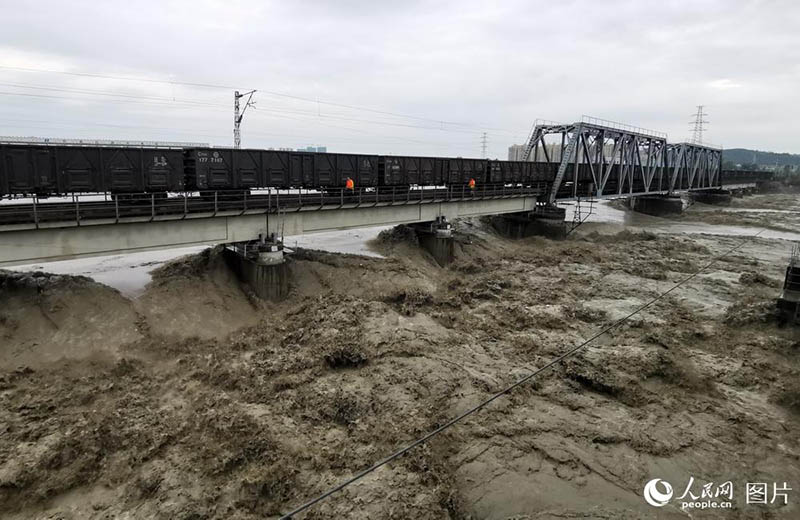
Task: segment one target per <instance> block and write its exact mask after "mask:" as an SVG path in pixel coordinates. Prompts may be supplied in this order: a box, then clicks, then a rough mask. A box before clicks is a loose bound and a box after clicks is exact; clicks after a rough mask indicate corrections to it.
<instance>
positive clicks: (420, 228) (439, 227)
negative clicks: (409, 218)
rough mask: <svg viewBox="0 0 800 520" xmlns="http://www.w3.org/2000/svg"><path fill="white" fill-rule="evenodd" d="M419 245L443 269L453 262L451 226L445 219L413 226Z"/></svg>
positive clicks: (438, 218)
mask: <svg viewBox="0 0 800 520" xmlns="http://www.w3.org/2000/svg"><path fill="white" fill-rule="evenodd" d="M414 230H415V231H416V233H417V239H418V240H419V245H420V246H422V247H423V249H425V250H426V251H427V252H428V253H430V254H431V256H433V258H434V259H435V260H436V263H438V264H439V265H440V266H442V267H444V266H446V265H448V264H450V263H451V262H452V261H453V257H454V251H453V248H454V243H453V226H452V225H451V224H450V222H448V221H447V219H446V218H445V217H437V218H436V220H434V221H433V222H429V223H427V222H426V223H423V224H417V225H415V226H414Z"/></svg>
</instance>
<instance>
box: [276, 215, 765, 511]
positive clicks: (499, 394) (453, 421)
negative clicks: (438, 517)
mask: <svg viewBox="0 0 800 520" xmlns="http://www.w3.org/2000/svg"><path fill="white" fill-rule="evenodd" d="M763 231H764V229H762V230H761V231H759V232H758V233H756V234H755V235H751V236H749V237H747V238H745V239H744V240H742V241H741V242H740V243H739V244H737V245H736V246H734V247H733V248H731V249H729V250H728V251H726V252H724V253H722V254H720V255H718V256H716V257H714V258H713V259H712V260H711V261H710V262H709V263H708V264H706V265H704V266H703V267H701V268H700V269H698V270H697V271H695V272H694V273H692V274H691V275H689V276H687V277H686V278H684V279H683V280H681V281H679V282H678V283H676V284H675V285H673V286H672V287H671V288H669V289H668V290H666V291H665V292H663V293H661V294H659V295H658V296H656V297H655V298H653V299H652V300H650V301H648V302H647V303H645V304H644V305H642V306H640V307H638V308H637V309H635V310H634V311H633V312H631V313H630V314H628V315H627V316H624V317H622V318H620V319H618V320H617V321H615V322H614V323H612V324H611V325H609V326H608V327H606V328H604V329H603V330H601V331H600V332H598V333H596V334H595V335H594V336H592V337H591V338H589V339H587V340H586V341H584V342H583V343H581V344H580V345H578V346H576V347H573V348H571V349H570V350H568V351H566V352H564V353H563V354H561V355H560V356H558V357H557V358H555V359H553V360H552V361H550V362H549V363H547V364H546V365H544V366H543V367H541V368H539V369H537V370H534V371H533V372H531V373H530V374H528V375H526V376H525V377H523V378H522V379H520V380H519V381H517V382H516V383H514V384H512V385H511V386H508V387H506V388H505V389H503V390H501V391H499V392H497V393H496V394H494V395H492V396H491V397H489V398H488V399H486V400H485V401H483V402H481V403H480V404H478V405H476V406H474V407H472V408H470V409H469V410H467V411H466V412H464V413H462V414H460V415H458V416H456V417H455V418H453V419H451V420H449V421H448V422H446V423H445V424H443V425H442V426H440V427H438V428H436V429H435V430H433V431H431V432H429V433H428V434H426V435H424V436H423V437H420V438H419V439H417V440H416V441H414V442H412V443H411V444H409V445H408V446H406V447H405V448H402V449H400V450H397V451H396V452H394V453H392V454H391V455H389V456H388V457H386V458H384V459H382V460H380V461H379V462H376V463H375V464H373V465H372V466H370V467H368V468H367V469H365V470H362V471H360V472H358V473H356V474H355V475H354V476H353V477H351V478H349V479H348V480H346V481H344V482H342V483H341V484H339V485H337V486H335V487H333V488H331V489H329V490H328V491H326V492H324V493H322V494H321V495H319V496H317V497H316V498H313V499H311V500H309V501H308V502H306V503H304V504H302V505H301V506H298V507H296V508H295V509H293V510H291V511H290V512H288V513H286V514H285V515H282V516H281V517H280V520H290V519H291V518H292V517H293V516H294V515H296V514H298V513H302V512H303V511H305V510H307V509H309V508H310V507H312V506H314V505H315V504H317V503H319V502H321V501H323V500H325V499H326V498H328V497H329V496H331V495H333V494H334V493H337V492H339V491H341V490H342V489H344V488H346V487H347V486H349V485H350V484H353V483H354V482H356V481H358V480H361V479H362V478H364V477H365V476H367V475H368V474H370V473H372V472H373V471H375V470H376V469H378V468H380V467H382V466H385V465H386V464H388V463H390V462H391V461H393V460H395V459H397V458H398V457H400V456H402V455H404V454H406V453H407V452H409V451H411V450H412V449H414V448H416V447H417V446H420V445H422V444H424V443H425V442H427V441H428V440H429V439H431V438H432V437H434V436H436V435H438V434H440V433H442V432H443V431H445V430H447V429H449V428H450V427H452V426H453V425H455V424H456V423H458V422H460V421H461V420H463V419H465V418H466V417H469V416H470V415H472V414H474V413H476V412H478V411H480V410H481V409H482V408H484V407H486V406H487V405H489V404H490V403H492V402H493V401H495V400H497V399H499V398H500V397H502V396H504V395H505V394H507V393H509V392H511V391H512V390H514V389H515V388H517V387H518V386H520V385H523V384H525V383H526V382H528V381H530V380H531V379H532V378H534V377H535V376H537V375H539V374H541V373H542V372H544V371H546V370H548V369H549V368H551V367H553V366H555V365H557V364H559V363H561V362H562V361H564V360H565V359H567V358H568V357H571V356H572V355H574V354H575V353H577V352H578V351H579V350H581V349H583V348H584V347H585V346H587V345H588V344H589V343H591V342H592V341H594V340H595V339H597V338H599V337H600V336H602V335H603V334H605V333H607V332H609V331H611V330H612V329H615V328H616V327H618V326H619V325H621V324H622V323H624V322H625V321H627V320H629V319H630V318H632V317H633V316H635V315H636V314H638V313H640V312H642V311H643V310H645V309H646V308H648V307H650V306H651V305H653V304H654V303H656V302H657V301H659V300H661V299H662V298H664V297H665V296H667V295H668V294H670V293H671V292H672V291H674V290H675V289H677V288H679V287H680V286H682V285H683V284H685V283H686V282H688V281H690V280H692V279H693V278H695V277H696V276H697V275H699V274H700V273H701V272H703V271H705V270H706V269H708V268H709V267H711V266H712V265H714V264H715V263H716V262H717V261H719V260H720V259H721V258H723V257H725V256H728V255H729V254H731V253H733V252H734V251H736V250H737V249H739V248H740V247H742V246H743V245H744V244H746V243H747V242H748V241H750V240H752V239H754V238H755V237H757V236H758V235H760V234H761V233H762V232H763Z"/></svg>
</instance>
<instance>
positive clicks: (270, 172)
mask: <svg viewBox="0 0 800 520" xmlns="http://www.w3.org/2000/svg"><path fill="white" fill-rule="evenodd" d="M262 162H263V164H264V170H265V172H264V174H265V187H269V188H299V187H301V186H302V185H303V176H302V172H301V171H295V170H294V169H292V168H290V161H289V152H280V151H275V150H266V151H264V152H262Z"/></svg>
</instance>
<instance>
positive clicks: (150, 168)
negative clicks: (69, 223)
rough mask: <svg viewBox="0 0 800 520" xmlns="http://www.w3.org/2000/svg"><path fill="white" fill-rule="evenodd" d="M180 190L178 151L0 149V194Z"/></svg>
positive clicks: (28, 146)
mask: <svg viewBox="0 0 800 520" xmlns="http://www.w3.org/2000/svg"><path fill="white" fill-rule="evenodd" d="M182 190H183V155H182V152H181V150H178V149H164V148H124V147H100V146H42V145H0V193H2V194H10V195H34V194H37V195H59V194H66V193H103V192H111V193H142V192H167V191H182Z"/></svg>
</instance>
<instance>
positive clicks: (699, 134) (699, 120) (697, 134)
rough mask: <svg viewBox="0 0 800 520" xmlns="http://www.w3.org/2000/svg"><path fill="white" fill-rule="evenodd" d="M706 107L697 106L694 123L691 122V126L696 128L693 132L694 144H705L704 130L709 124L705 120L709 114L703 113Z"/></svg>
mask: <svg viewBox="0 0 800 520" xmlns="http://www.w3.org/2000/svg"><path fill="white" fill-rule="evenodd" d="M704 108H705V105H697V112H695V113H694V114H693V115H694V121H689V124H690V125H693V126H694V128H693V130H692V143H693V144H703V130H704V129H705V125H707V124H708V121H706V120H705V119H704V118H705V116H707V115H708V114H705V113H703V109H704Z"/></svg>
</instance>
